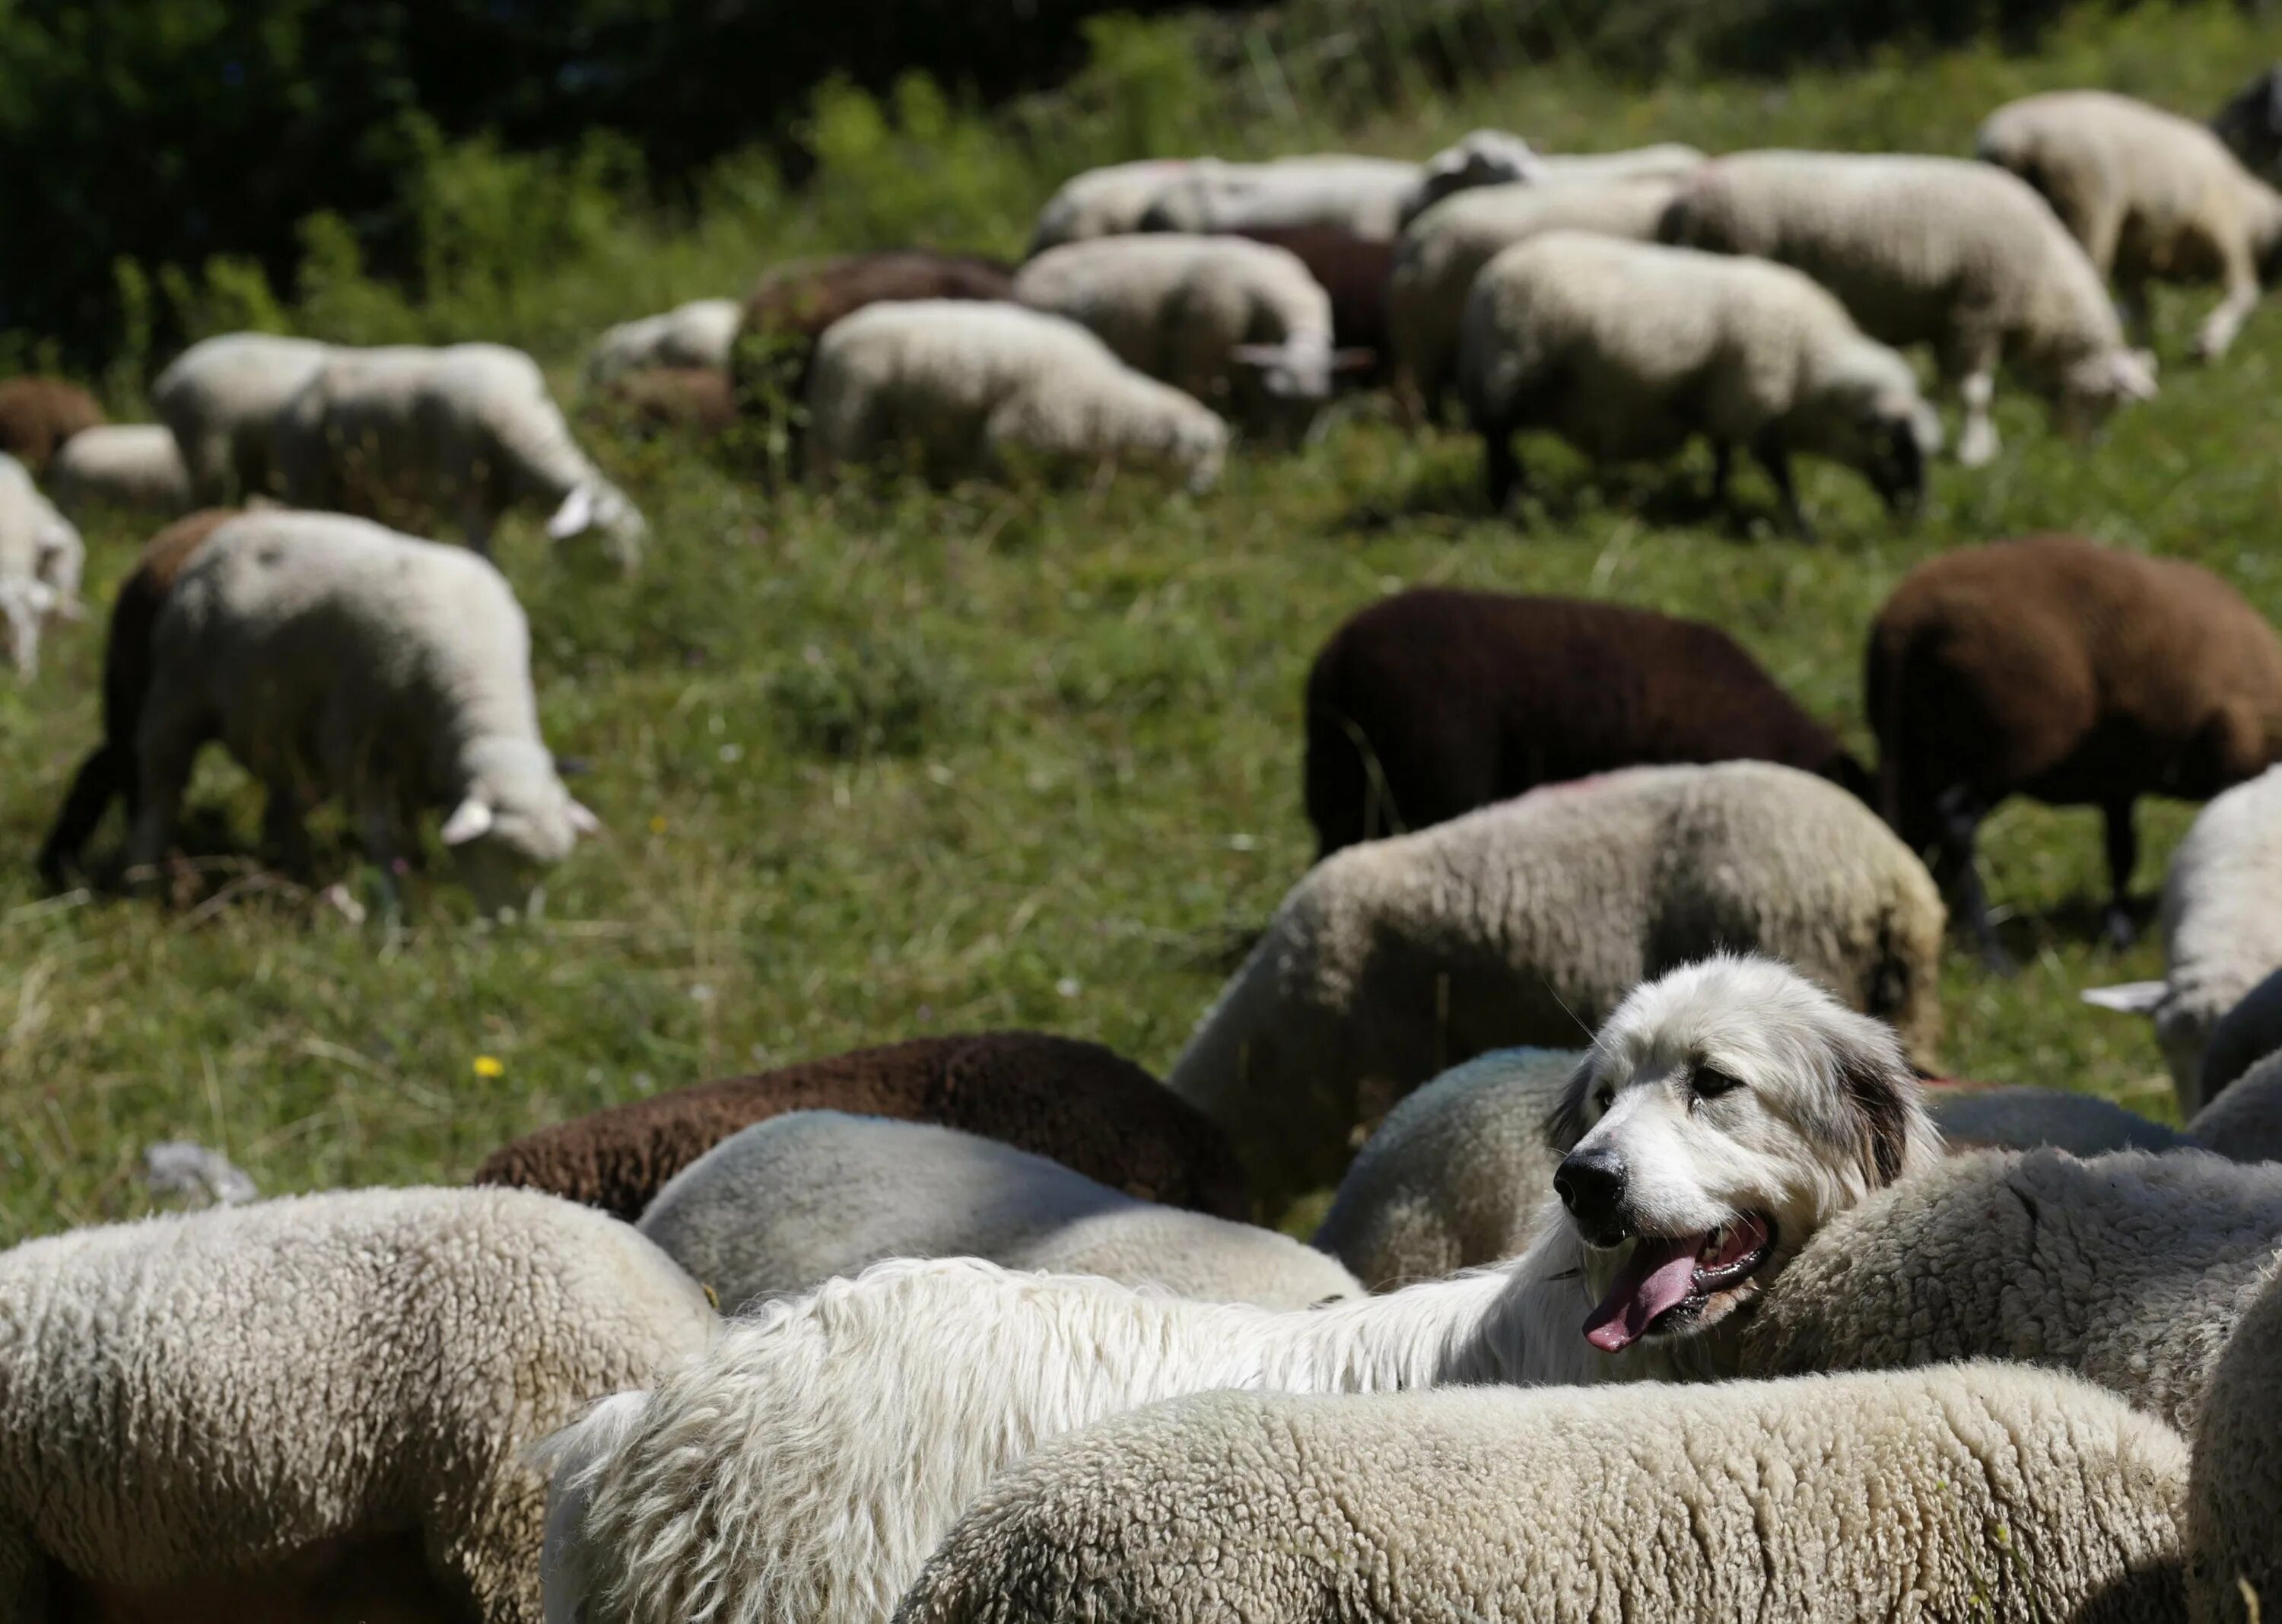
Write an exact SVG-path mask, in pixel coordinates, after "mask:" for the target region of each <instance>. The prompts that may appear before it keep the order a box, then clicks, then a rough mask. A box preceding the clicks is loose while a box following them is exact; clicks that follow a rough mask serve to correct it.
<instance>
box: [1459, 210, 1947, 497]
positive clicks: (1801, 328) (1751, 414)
mask: <svg viewBox="0 0 2282 1624" xmlns="http://www.w3.org/2000/svg"><path fill="white" fill-rule="evenodd" d="M1458 393H1459V397H1460V399H1461V400H1463V401H1464V403H1465V408H1466V416H1467V419H1468V421H1469V422H1470V423H1471V424H1472V426H1473V427H1474V429H1475V430H1476V431H1478V432H1479V434H1480V435H1481V437H1482V449H1483V465H1484V469H1485V478H1486V483H1487V486H1488V489H1489V498H1490V505H1491V506H1492V507H1493V508H1499V509H1502V508H1503V507H1505V506H1506V504H1507V503H1508V501H1510V499H1511V497H1512V494H1513V492H1514V490H1515V488H1516V487H1517V486H1518V485H1519V484H1520V482H1521V478H1522V469H1521V462H1520V461H1519V459H1518V458H1517V456H1516V455H1515V454H1514V449H1513V437H1514V435H1515V434H1516V433H1517V432H1518V431H1521V430H1523V429H1525V428H1548V429H1551V430H1553V431H1556V433H1558V434H1560V435H1561V436H1562V437H1563V438H1564V439H1567V440H1568V441H1569V442H1570V443H1571V444H1572V445H1573V446H1575V447H1577V448H1578V449H1579V450H1580V451H1582V452H1584V453H1585V454H1586V455H1588V456H1590V457H1593V458H1594V459H1595V460H1596V461H1600V462H1626V461H1631V460H1634V459H1638V458H1643V457H1661V456H1668V455H1672V454H1673V453H1674V452H1677V451H1679V450H1680V448H1681V447H1683V446H1685V445H1686V444H1687V443H1688V439H1689V437H1690V436H1692V435H1695V434H1699V433H1700V434H1702V435H1704V436H1705V437H1706V438H1708V439H1710V440H1711V447H1712V451H1713V455H1715V457H1716V458H1717V471H1716V473H1715V474H1714V476H1713V480H1712V497H1713V500H1715V501H1719V500H1723V499H1724V498H1725V497H1726V495H1727V471H1728V466H1729V463H1730V461H1731V459H1732V457H1733V454H1734V451H1735V447H1747V448H1748V449H1749V450H1750V452H1751V454H1752V455H1753V456H1755V457H1756V458H1757V459H1758V462H1760V463H1761V464H1762V465H1764V466H1765V467H1766V470H1767V472H1768V474H1769V475H1770V476H1772V477H1773V478H1774V483H1775V489H1776V491H1777V492H1778V493H1780V494H1781V498H1782V504H1783V512H1784V515H1785V517H1787V518H1788V519H1789V522H1790V524H1791V527H1792V529H1794V530H1795V531H1797V532H1799V533H1800V534H1802V535H1805V534H1810V533H1812V530H1811V526H1810V525H1809V524H1808V523H1807V520H1806V516H1805V513H1804V512H1803V511H1802V510H1801V509H1800V508H1799V505H1798V494H1797V490H1796V489H1795V487H1794V486H1792V483H1791V474H1790V458H1791V455H1792V454H1793V453H1795V452H1809V453H1812V454H1814V455H1820V456H1824V457H1828V458H1829V459H1830V460H1831V461H1833V462H1840V463H1843V464H1844V465H1845V466H1847V467H1849V468H1852V469H1854V470H1857V471H1859V473H1860V474H1861V475H1862V476H1863V477H1864V478H1867V479H1868V480H1869V482H1870V483H1871V485H1872V486H1874V487H1875V489H1876V490H1877V492H1878V494H1879V495H1880V496H1882V497H1883V498H1884V499H1885V501H1886V503H1887V505H1888V507H1890V508H1892V509H1896V510H1897V511H1900V510H1904V509H1910V508H1913V507H1914V506H1915V504H1916V502H1917V501H1918V500H1919V499H1920V498H1921V496H1922V495H1923V494H1924V491H1925V470H1926V462H1927V460H1928V459H1929V457H1930V456H1931V455H1933V454H1934V453H1935V452H1936V451H1937V450H1939V449H1940V448H1941V424H1940V421H1939V419H1937V417H1936V416H1934V413H1933V408H1930V407H1929V406H1928V405H1927V404H1926V403H1925V400H1924V398H1923V397H1922V396H1921V395H1920V394H1919V392H1918V380H1917V374H1916V373H1914V372H1913V371H1912V370H1911V369H1910V363H1909V362H1908V361H1905V360H1904V359H1903V358H1902V357H1901V356H1900V355H1899V354H1897V353H1896V352H1895V351H1893V350H1890V349H1888V348H1887V347H1886V346H1884V345H1882V344H1880V343H1879V342H1878V341H1877V340H1875V339H1874V338H1868V337H1866V336H1865V335H1864V334H1863V332H1862V330H1861V329H1859V328H1858V327H1856V326H1855V325H1854V323H1853V322H1852V320H1851V319H1850V318H1849V317H1848V315H1847V314H1846V308H1845V307H1844V306H1843V305H1841V304H1840V303H1839V302H1838V301H1837V300H1836V299H1833V298H1832V297H1831V296H1830V295H1829V294H1828V293H1827V292H1825V291H1823V290H1822V289H1820V288H1819V287H1817V286H1816V285H1815V284H1813V283H1812V281H1810V280H1808V279H1807V278H1806V277H1805V276H1802V275H1800V274H1799V273H1798V272H1797V271H1795V270H1792V269H1789V268H1788V267H1785V266H1781V265H1773V264H1768V263H1766V261H1764V260H1747V259H1738V258H1735V257H1731V256H1729V255H1725V254H1716V253H1701V252H1699V251H1697V250H1696V249H1693V248H1668V247H1665V246H1663V245H1660V244H1656V243H1632V242H1625V241H1622V240H1620V239H1618V238H1616V237H1597V236H1594V235H1591V234H1589V233H1586V232H1578V231H1548V232H1546V233H1544V234H1543V235H1541V236H1538V237H1531V238H1530V239H1529V240H1527V241H1526V242H1523V243H1519V244H1517V245H1514V246H1513V247H1511V248H1508V249H1506V250H1504V251H1503V252H1502V253H1500V254H1499V255H1498V256H1497V257H1496V258H1495V259H1494V260H1491V261H1490V262H1489V263H1488V264H1487V265H1485V266H1484V267H1482V268H1481V272H1480V274H1479V275H1478V276H1476V277H1475V278H1474V285H1473V290H1472V291H1471V292H1470V293H1468V294H1467V296H1466V310H1465V315H1464V318H1463V323H1462V325H1461V328H1460V331H1459V339H1458Z"/></svg>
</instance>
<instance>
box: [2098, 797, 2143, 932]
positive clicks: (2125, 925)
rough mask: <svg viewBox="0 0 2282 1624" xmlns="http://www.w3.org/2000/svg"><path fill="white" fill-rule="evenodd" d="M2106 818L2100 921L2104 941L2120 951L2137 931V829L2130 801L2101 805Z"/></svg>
mask: <svg viewBox="0 0 2282 1624" xmlns="http://www.w3.org/2000/svg"><path fill="white" fill-rule="evenodd" d="M2102 811H2103V812H2104V813H2105V815H2106V817H2107V882H2108V892H2109V894H2108V903H2107V918H2106V920H2105V921H2103V923H2104V926H2105V929H2106V931H2107V941H2108V945H2110V946H2111V947H2113V948H2115V950H2116V952H2123V950H2124V949H2125V948H2127V947H2129V946H2131V939H2132V937H2133V936H2137V935H2138V932H2137V931H2136V930H2134V929H2132V925H2131V908H2130V905H2129V904H2130V902H2131V871H2132V870H2133V869H2135V868H2137V867H2138V866H2139V830H2138V826H2137V825H2136V824H2135V823H2134V822H2133V821H2132V816H2131V813H2132V803H2131V801H2129V800H2123V801H2110V802H2109V803H2108V804H2107V806H2106V807H2104V808H2103V809H2102Z"/></svg>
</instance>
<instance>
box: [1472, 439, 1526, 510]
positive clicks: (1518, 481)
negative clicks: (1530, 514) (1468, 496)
mask: <svg viewBox="0 0 2282 1624" xmlns="http://www.w3.org/2000/svg"><path fill="white" fill-rule="evenodd" d="M1525 483H1526V475H1525V473H1524V471H1523V469H1522V466H1521V458H1520V456H1519V455H1517V454H1516V453H1515V451H1514V448H1513V427H1512V425H1511V424H1510V423H1487V424H1485V425H1484V426H1483V428H1482V485H1483V489H1484V491H1485V492H1486V494H1487V495H1488V497H1489V499H1490V511H1491V512H1493V513H1503V512H1504V511H1505V510H1506V509H1507V508H1508V507H1509V506H1510V505H1511V503H1512V501H1513V499H1514V495H1515V493H1517V492H1518V491H1519V490H1520V489H1521V488H1522V487H1523V486H1524V485H1525Z"/></svg>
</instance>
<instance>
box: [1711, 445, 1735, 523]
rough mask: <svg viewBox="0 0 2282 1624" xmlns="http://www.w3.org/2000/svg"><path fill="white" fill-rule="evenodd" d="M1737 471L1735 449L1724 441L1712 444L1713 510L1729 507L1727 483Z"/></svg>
mask: <svg viewBox="0 0 2282 1624" xmlns="http://www.w3.org/2000/svg"><path fill="white" fill-rule="evenodd" d="M1734 473H1735V447H1733V446H1731V445H1729V444H1728V443H1727V441H1726V440H1724V439H1715V440H1713V441H1712V442H1711V509H1712V511H1714V512H1717V511H1718V510H1719V509H1721V508H1724V507H1726V506H1727V481H1728V478H1730V477H1731V476H1732V475H1733V474H1734Z"/></svg>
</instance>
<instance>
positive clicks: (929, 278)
mask: <svg viewBox="0 0 2282 1624" xmlns="http://www.w3.org/2000/svg"><path fill="white" fill-rule="evenodd" d="M1013 296H1014V273H1013V267H1011V266H1008V265H1005V264H1002V263H1000V262H999V261H998V260H984V259H978V258H976V257H974V256H973V255H971V254H952V253H932V252H930V251H928V250H926V249H918V248H907V249H898V250H895V251H893V252H889V253H852V254H843V255H842V256H840V257H838V258H836V259H828V260H799V261H796V262H795V263H793V264H790V265H782V266H779V267H777V268H775V269H774V270H772V271H770V272H769V273H768V274H767V275H765V276H763V277H762V278H761V279H760V281H759V282H758V283H757V284H754V287H753V291H751V292H750V293H749V294H747V295H746V296H745V322H744V325H743V327H742V328H741V329H740V330H739V332H738V335H737V343H736V347H735V349H734V352H733V359H732V361H731V363H730V366H731V373H730V383H731V388H732V392H733V393H734V396H735V398H736V400H737V403H738V404H739V406H741V408H743V409H745V410H747V411H753V410H762V409H769V408H772V406H773V405H776V404H780V403H782V402H786V401H794V400H805V399H806V398H807V394H808V363H809V358H810V356H811V354H813V353H814V351H815V348H816V341H817V339H819V338H822V337H823V336H824V330H825V329H826V328H827V327H829V326H831V325H832V324H833V323H834V322H837V321H838V320H840V319H841V318H842V316H846V315H854V314H855V313H856V312H857V311H858V310H861V309H862V308H864V307H865V306H866V305H876V304H882V303H886V302H888V301H889V300H894V299H1012V298H1013Z"/></svg>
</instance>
